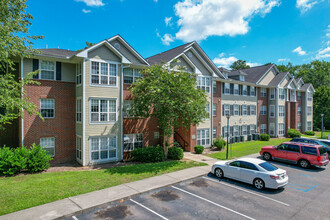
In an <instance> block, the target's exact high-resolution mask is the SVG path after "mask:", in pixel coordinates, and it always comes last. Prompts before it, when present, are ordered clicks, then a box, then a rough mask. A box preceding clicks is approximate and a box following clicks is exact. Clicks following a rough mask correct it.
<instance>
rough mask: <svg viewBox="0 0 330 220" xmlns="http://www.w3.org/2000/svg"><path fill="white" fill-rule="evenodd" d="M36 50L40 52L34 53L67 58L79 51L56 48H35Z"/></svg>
mask: <svg viewBox="0 0 330 220" xmlns="http://www.w3.org/2000/svg"><path fill="white" fill-rule="evenodd" d="M37 50H38V51H40V54H36V55H41V56H50V57H57V58H63V59H69V58H70V57H72V56H74V55H76V54H77V53H79V52H78V51H73V50H64V49H58V48H49V49H37Z"/></svg>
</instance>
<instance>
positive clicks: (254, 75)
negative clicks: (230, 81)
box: [231, 64, 274, 83]
mask: <svg viewBox="0 0 330 220" xmlns="http://www.w3.org/2000/svg"><path fill="white" fill-rule="evenodd" d="M273 66H274V64H268V65H262V66H255V67H250V68H247V69H241V70H233V71H231V73H237V72H238V71H242V72H244V73H246V74H247V75H246V76H245V81H246V82H250V83H257V82H258V81H259V80H260V79H261V78H262V76H263V75H264V74H265V73H267V72H268V71H269V70H270V69H271V68H272V67H273Z"/></svg>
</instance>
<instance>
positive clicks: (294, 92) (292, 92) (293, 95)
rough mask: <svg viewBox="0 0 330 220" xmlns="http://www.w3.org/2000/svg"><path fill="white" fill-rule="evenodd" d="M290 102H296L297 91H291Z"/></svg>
mask: <svg viewBox="0 0 330 220" xmlns="http://www.w3.org/2000/svg"><path fill="white" fill-rule="evenodd" d="M290 101H293V102H295V101H296V91H294V90H290Z"/></svg>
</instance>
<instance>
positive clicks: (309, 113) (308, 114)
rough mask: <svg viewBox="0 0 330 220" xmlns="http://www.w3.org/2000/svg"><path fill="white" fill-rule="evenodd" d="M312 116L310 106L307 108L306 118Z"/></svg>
mask: <svg viewBox="0 0 330 220" xmlns="http://www.w3.org/2000/svg"><path fill="white" fill-rule="evenodd" d="M309 110H310V111H309ZM312 115H313V107H312V106H307V116H312Z"/></svg>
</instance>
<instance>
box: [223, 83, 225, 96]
mask: <svg viewBox="0 0 330 220" xmlns="http://www.w3.org/2000/svg"><path fill="white" fill-rule="evenodd" d="M223 93H225V83H222V94H223Z"/></svg>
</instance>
